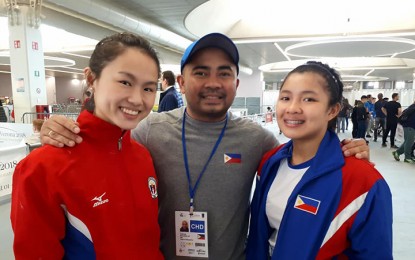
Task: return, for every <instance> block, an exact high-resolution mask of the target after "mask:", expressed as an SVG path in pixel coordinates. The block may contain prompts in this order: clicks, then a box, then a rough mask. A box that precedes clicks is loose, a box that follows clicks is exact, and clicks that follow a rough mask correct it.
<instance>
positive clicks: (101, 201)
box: [91, 192, 110, 208]
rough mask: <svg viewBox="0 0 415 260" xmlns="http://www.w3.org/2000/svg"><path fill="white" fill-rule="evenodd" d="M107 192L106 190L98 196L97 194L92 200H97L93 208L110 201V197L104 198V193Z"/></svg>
mask: <svg viewBox="0 0 415 260" xmlns="http://www.w3.org/2000/svg"><path fill="white" fill-rule="evenodd" d="M105 194H106V192H104V193H103V194H102V195H101V196H99V197H97V196H95V198H93V199H92V200H91V201H96V202H95V203H94V206H92V207H93V208H95V207H98V206H99V205H102V204H104V203H107V202H109V201H110V200H109V199H103V197H104V195H105Z"/></svg>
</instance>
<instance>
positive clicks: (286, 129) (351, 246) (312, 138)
mask: <svg viewBox="0 0 415 260" xmlns="http://www.w3.org/2000/svg"><path fill="white" fill-rule="evenodd" d="M342 92H343V83H342V82H341V81H340V77H339V75H338V73H337V72H336V71H335V70H334V69H332V68H330V67H329V66H327V65H325V64H322V63H320V62H307V63H306V64H304V65H301V66H299V67H297V68H295V69H294V70H293V71H291V72H290V73H289V74H288V75H287V77H286V78H285V80H284V83H283V85H282V86H281V90H280V95H279V99H278V102H277V105H276V113H277V122H278V125H279V127H280V129H281V130H282V132H283V133H284V135H285V136H287V137H289V138H291V141H289V142H288V143H286V144H285V145H282V146H280V147H277V148H276V149H274V150H273V151H270V152H269V153H268V154H266V155H265V156H264V158H263V161H262V163H261V166H260V168H259V170H258V180H257V186H256V190H255V194H254V198H253V201H252V205H251V225H250V232H249V238H248V244H247V259H248V260H249V259H255V260H258V259H270V258H271V259H278V260H281V259H333V258H337V257H340V258H341V257H346V258H348V257H349V258H358V259H392V202H391V192H390V190H389V187H388V185H387V184H386V182H385V180H384V179H383V177H382V176H381V175H380V173H379V172H378V171H377V170H376V169H375V168H374V167H373V165H371V164H370V163H369V162H367V161H365V160H359V159H357V158H355V157H347V158H344V157H343V154H342V150H341V146H340V142H339V139H338V137H337V135H336V134H335V133H334V131H333V125H334V124H335V122H336V116H337V114H338V112H339V111H340V109H341V105H340V104H341V100H342Z"/></svg>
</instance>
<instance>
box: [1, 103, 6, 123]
mask: <svg viewBox="0 0 415 260" xmlns="http://www.w3.org/2000/svg"><path fill="white" fill-rule="evenodd" d="M0 122H3V123H5V122H7V116H6V111H5V110H4V107H3V103H2V102H1V101H0Z"/></svg>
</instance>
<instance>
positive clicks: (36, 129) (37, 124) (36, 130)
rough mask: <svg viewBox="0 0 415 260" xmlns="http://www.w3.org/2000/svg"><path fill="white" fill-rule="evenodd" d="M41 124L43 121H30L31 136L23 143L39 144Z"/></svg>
mask: <svg viewBox="0 0 415 260" xmlns="http://www.w3.org/2000/svg"><path fill="white" fill-rule="evenodd" d="M43 122H45V121H44V120H43V119H34V120H33V121H32V125H33V134H32V135H31V136H29V137H28V138H26V140H25V142H26V143H27V144H35V143H37V144H39V143H40V129H42V125H43Z"/></svg>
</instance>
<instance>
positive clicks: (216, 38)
mask: <svg viewBox="0 0 415 260" xmlns="http://www.w3.org/2000/svg"><path fill="white" fill-rule="evenodd" d="M205 48H218V49H221V50H223V51H224V52H225V53H226V54H228V56H229V57H230V58H231V60H232V62H233V63H234V64H235V65H236V73H237V74H239V65H238V63H239V52H238V49H237V48H236V45H235V43H233V41H232V40H231V39H229V38H228V37H227V36H226V35H224V34H221V33H210V34H207V35H205V36H203V37H202V38H200V39H199V40H197V41H195V42H193V43H192V44H190V46H189V47H187V49H186V51H185V52H184V54H183V57H182V60H181V62H180V70H181V72H182V73H183V68H184V66H186V64H187V63H189V61H190V60H191V59H192V56H193V54H195V53H196V52H198V51H199V50H201V49H205Z"/></svg>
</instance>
